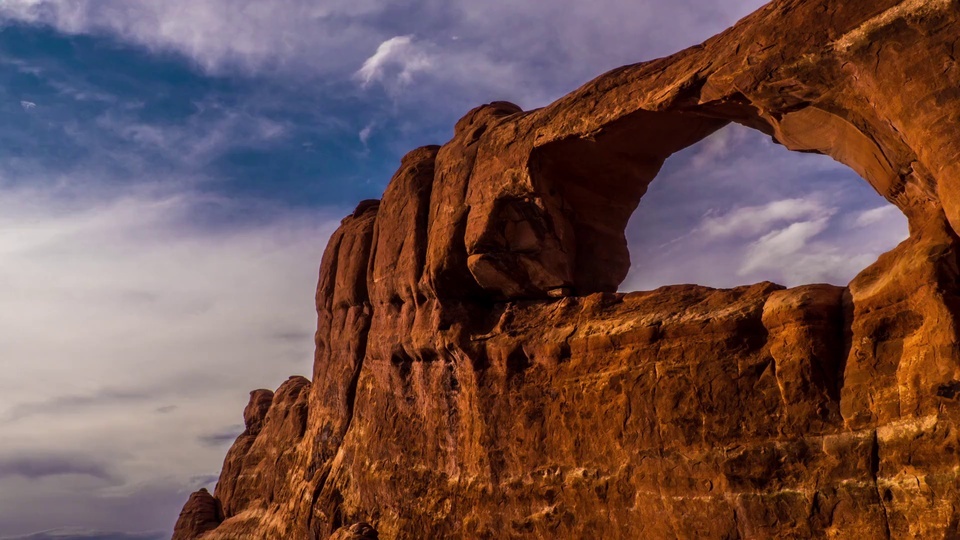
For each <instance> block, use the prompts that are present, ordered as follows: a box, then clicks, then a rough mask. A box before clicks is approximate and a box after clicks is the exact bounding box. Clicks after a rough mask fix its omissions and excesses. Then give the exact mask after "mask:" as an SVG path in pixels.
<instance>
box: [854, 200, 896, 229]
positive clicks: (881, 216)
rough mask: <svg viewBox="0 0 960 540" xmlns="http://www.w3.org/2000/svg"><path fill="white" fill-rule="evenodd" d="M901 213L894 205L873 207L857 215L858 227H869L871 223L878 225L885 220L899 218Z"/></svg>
mask: <svg viewBox="0 0 960 540" xmlns="http://www.w3.org/2000/svg"><path fill="white" fill-rule="evenodd" d="M899 215H900V210H898V209H897V207H895V206H893V205H889V204H888V205H885V206H880V207H878V208H872V209H870V210H864V211H863V212H862V213H861V214H860V215H859V216H857V220H856V224H857V226H858V227H869V226H871V225H877V224H879V223H883V222H885V221H888V220H890V219H891V218H894V219H895V218H897V217H899Z"/></svg>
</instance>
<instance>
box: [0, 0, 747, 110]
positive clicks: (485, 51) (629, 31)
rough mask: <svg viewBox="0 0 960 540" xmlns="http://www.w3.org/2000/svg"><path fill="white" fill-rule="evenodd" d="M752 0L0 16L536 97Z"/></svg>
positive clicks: (297, 64)
mask: <svg viewBox="0 0 960 540" xmlns="http://www.w3.org/2000/svg"><path fill="white" fill-rule="evenodd" d="M763 3H764V0H749V1H742V0H720V1H718V2H713V3H710V4H709V5H703V4H702V3H699V2H693V1H692V0H683V1H680V2H674V3H669V4H668V3H664V2H659V1H656V0H641V1H637V2H623V1H621V0H597V1H595V2H582V1H579V0H561V1H557V2H551V3H541V2H515V1H513V0H491V1H489V2H483V3H476V2H468V1H466V0H454V1H452V2H445V3H442V4H437V3H435V2H433V1H431V0H414V1H412V2H399V1H396V0H327V1H325V2H322V3H317V2H312V1H309V0H274V1H262V0H205V1H202V2H197V1H195V0H165V1H163V2H157V1H154V0H4V1H3V2H0V20H2V19H10V20H18V21H26V22H30V23H35V24H47V25H50V26H53V27H55V28H57V29H58V30H60V31H63V32H68V33H80V34H107V35H111V36H114V37H116V38H118V39H120V40H122V41H124V42H127V43H130V44H134V45H138V46H142V47H145V48H147V49H150V50H162V51H173V52H176V53H179V54H182V55H184V56H186V57H188V58H189V59H191V60H192V61H194V62H195V63H196V64H197V65H199V66H200V67H202V68H203V69H205V70H208V71H211V72H216V73H225V72H232V71H235V70H240V71H242V72H246V73H254V74H264V73H276V72H278V71H284V72H286V73H287V74H290V73H295V74H297V75H298V76H306V77H308V78H309V77H314V78H316V77H321V78H323V79H329V77H330V76H334V77H342V78H343V79H347V78H349V76H350V75H351V74H353V73H357V72H359V73H360V75H359V76H358V79H359V80H360V81H361V82H362V83H363V84H367V85H370V84H372V83H373V82H378V81H379V82H383V80H385V79H384V78H385V77H395V81H399V82H400V83H403V82H404V81H406V82H409V81H410V80H411V79H412V78H413V76H414V75H416V74H417V73H420V72H423V71H424V70H425V69H427V68H428V67H429V68H430V70H431V74H432V79H431V83H432V84H433V86H432V87H431V88H432V90H433V91H424V92H420V93H418V94H415V95H412V96H410V99H414V100H417V101H418V102H420V103H422V102H427V101H432V102H436V101H437V98H438V96H444V98H443V99H444V100H445V101H451V102H454V103H456V104H457V107H463V106H464V103H463V101H464V100H467V103H466V106H470V105H472V104H473V103H472V102H473V101H489V100H493V99H513V100H517V101H519V102H521V104H522V105H525V106H541V105H544V104H546V102H547V101H549V100H551V99H554V98H556V97H559V96H560V95H561V94H563V93H566V92H567V91H569V90H571V89H573V87H574V86H576V85H578V84H580V83H582V82H585V81H586V80H588V79H590V78H592V77H594V76H596V75H597V74H598V73H600V72H602V71H604V70H606V69H609V68H613V67H616V66H618V65H622V64H626V63H632V62H637V61H641V60H647V59H651V58H655V57H658V56H662V55H665V54H669V53H672V52H675V51H677V50H680V49H682V48H684V47H686V46H689V45H693V44H695V43H698V42H700V41H703V40H704V39H706V38H708V37H710V36H711V35H712V34H714V33H716V32H719V31H721V30H723V29H724V28H726V27H727V26H729V25H730V24H732V23H733V22H735V21H736V20H737V19H738V18H740V17H742V16H744V15H746V14H748V13H749V12H751V11H753V10H754V9H756V8H758V7H760V6H761V5H762V4H763ZM414 34H415V35H417V36H418V40H416V41H414V40H412V39H411V38H410V37H409V36H410V35H414ZM450 36H455V38H454V39H451V37H450ZM388 68H389V69H388ZM441 89H446V90H447V91H446V92H444V93H442V92H439V90H441Z"/></svg>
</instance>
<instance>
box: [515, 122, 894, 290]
mask: <svg viewBox="0 0 960 540" xmlns="http://www.w3.org/2000/svg"><path fill="white" fill-rule="evenodd" d="M736 112H737V114H727V113H730V111H726V112H724V111H719V112H718V111H716V110H711V109H704V110H699V109H695V110H679V111H666V112H650V111H643V110H641V111H637V112H634V113H631V114H629V115H626V116H624V117H622V118H620V119H619V120H616V121H614V122H611V123H608V124H606V125H604V126H603V128H602V129H600V130H597V131H596V132H595V133H593V134H591V135H589V136H582V137H574V138H567V139H562V140H558V141H554V142H551V143H548V144H546V145H544V146H541V147H538V148H536V149H535V150H534V152H533V153H532V154H531V158H530V162H529V165H528V166H529V172H530V178H531V182H532V184H533V188H534V191H535V192H536V193H538V194H542V196H543V199H544V201H543V206H544V207H545V208H546V214H547V215H550V216H553V218H551V219H552V224H550V221H546V223H548V226H549V227H553V229H554V230H555V234H556V237H557V240H556V241H555V244H556V245H559V246H560V247H559V249H554V250H553V253H558V252H559V253H560V254H561V256H560V257H557V256H556V255H554V256H553V259H554V260H557V259H558V258H559V259H563V258H566V259H568V260H569V263H568V269H567V272H568V274H567V276H568V277H567V280H568V282H569V283H570V286H571V288H572V290H573V292H574V293H575V294H580V295H582V294H589V293H592V292H598V291H615V290H643V289H651V288H656V287H658V286H662V285H668V284H680V283H698V284H701V285H709V286H717V287H730V286H735V285H739V284H744V283H752V282H756V281H775V282H778V283H781V284H785V285H788V286H794V285H799V284H803V283H811V282H827V283H833V284H842V285H845V284H846V283H847V282H849V281H850V280H851V279H852V278H853V277H854V276H855V275H856V273H858V272H859V271H860V270H862V269H863V268H866V267H867V266H868V265H869V264H871V263H872V262H874V261H875V260H876V258H877V257H878V256H879V255H880V254H881V253H883V252H885V251H887V250H889V249H892V248H893V247H894V246H896V244H898V243H899V242H900V241H902V240H904V239H905V238H906V237H907V232H908V230H907V220H906V217H905V216H904V215H903V213H901V212H900V210H899V209H898V208H897V207H896V206H894V205H893V204H890V203H889V202H888V201H886V200H885V199H884V198H883V197H881V196H880V195H879V193H880V192H883V193H886V194H887V196H890V193H891V192H892V191H893V190H895V189H896V188H897V185H898V181H899V180H902V178H899V177H898V176H897V175H896V174H895V173H894V172H893V171H892V168H891V167H890V166H889V164H888V163H887V162H886V160H885V158H884V157H883V154H882V152H881V151H880V150H879V148H878V147H877V146H876V145H875V144H873V143H872V142H870V141H868V140H866V139H865V136H863V135H862V134H861V133H860V132H859V131H857V130H856V129H855V128H853V127H852V124H849V123H847V122H846V121H843V120H838V119H836V118H838V117H833V116H832V115H830V114H829V113H822V112H819V113H817V112H813V113H790V114H788V115H786V116H785V117H783V118H780V119H768V120H769V121H770V122H771V123H770V124H768V123H766V122H767V120H762V119H761V118H760V116H759V115H758V113H757V112H756V111H752V113H751V114H748V115H744V114H742V113H743V111H740V110H738V111H736ZM818 115H819V116H818ZM794 116H796V118H793V117H794ZM787 117H791V118H793V119H788V118H787ZM811 118H812V120H811ZM787 120H790V121H787ZM808 120H810V122H807V121H808ZM746 126H750V127H746ZM770 135H774V136H775V137H776V138H777V140H779V141H785V143H786V145H787V146H788V147H789V148H790V149H788V148H786V147H784V146H781V145H779V144H777V143H775V142H774V140H773V139H772V138H771V137H770ZM791 150H796V151H791ZM830 156H833V158H835V159H837V160H838V161H834V160H833V159H831V157H830ZM668 158H669V160H668ZM841 162H842V163H841ZM655 178H660V180H658V181H656V182H654V179H655ZM864 179H866V181H864ZM651 186H652V187H651ZM871 186H872V187H871ZM648 189H650V190H652V191H650V193H648ZM638 207H639V210H638ZM541 221H542V220H541ZM538 236H541V235H538ZM628 236H629V238H628ZM631 252H632V253H631ZM556 266H557V265H556V264H554V267H556Z"/></svg>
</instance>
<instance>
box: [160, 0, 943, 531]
mask: <svg viewBox="0 0 960 540" xmlns="http://www.w3.org/2000/svg"><path fill="white" fill-rule="evenodd" d="M958 14H960V1H958V0H905V1H904V0H870V1H855V2H851V1H849V0H848V1H840V0H778V1H775V2H773V3H772V4H770V5H768V6H767V7H765V8H763V9H761V10H760V11H758V12H756V13H754V14H753V15H751V16H749V17H747V18H746V19H744V20H743V21H741V22H740V23H739V24H738V25H737V26H735V27H734V28H731V29H730V30H728V31H727V32H725V33H723V34H721V35H719V36H717V37H714V38H712V39H710V40H709V41H707V42H706V43H704V44H703V45H700V46H697V47H693V48H691V49H688V50H686V51H683V52H680V53H678V54H676V55H674V56H671V57H669V58H665V59H661V60H655V61H653V62H648V63H644V64H637V65H632V66H626V67H623V68H620V69H617V70H614V71H612V72H610V73H607V74H605V75H603V76H601V77H599V78H598V79H596V80H594V81H593V82H591V83H589V84H587V85H586V86H584V87H583V88H581V89H579V90H577V91H576V92H574V93H572V94H570V95H568V96H566V97H564V98H563V99H561V100H559V101H557V102H556V103H554V104H552V105H550V106H549V107H546V108H543V109H540V110H536V111H531V112H522V111H521V110H519V109H518V108H517V107H516V106H514V105H511V104H508V103H493V104H490V105H485V106H483V107H479V108H477V109H474V110H473V111H471V112H470V113H469V114H468V115H467V116H466V117H464V118H463V119H462V120H461V121H460V122H458V123H457V126H456V131H455V136H454V138H453V140H451V141H450V142H448V143H447V144H445V145H444V146H442V147H426V148H420V149H418V150H415V151H413V152H411V153H410V154H408V155H407V156H406V157H405V158H404V159H403V162H402V163H401V166H400V170H399V171H398V172H397V173H396V175H395V176H394V178H393V180H392V181H391V183H390V185H389V187H388V188H387V191H386V193H384V195H383V199H382V200H381V201H379V202H377V201H366V202H363V203H361V204H360V206H358V207H357V209H356V211H355V212H354V213H353V214H352V215H351V216H349V217H347V218H346V219H344V221H343V224H342V226H341V227H340V229H339V230H338V231H337V232H336V233H335V234H334V236H333V238H331V240H330V242H329V245H328V247H327V250H326V253H325V254H324V258H323V263H322V267H321V270H320V283H319V286H318V288H317V311H318V315H319V322H318V328H317V334H316V341H317V349H316V359H315V364H314V372H313V382H312V383H311V382H310V381H307V380H306V379H303V378H294V379H291V380H289V381H288V382H286V383H284V384H283V385H282V386H281V387H280V388H279V389H278V390H277V392H276V393H271V392H268V391H257V392H254V393H253V394H252V396H251V401H250V405H249V406H248V407H247V410H246V411H245V412H244V418H245V421H246V426H247V430H246V432H245V433H244V434H243V435H241V436H240V437H239V438H238V439H237V442H236V443H235V444H234V446H233V448H231V450H230V452H229V454H228V455H227V458H226V461H225V462H224V467H223V472H222V474H221V477H220V482H219V484H218V485H217V489H216V492H215V493H214V495H213V496H210V494H208V493H206V492H200V493H197V494H195V495H194V496H193V497H191V499H190V501H189V502H188V503H187V506H186V507H185V508H184V511H183V514H182V516H181V520H180V523H179V524H178V528H177V532H176V534H175V538H177V539H186V538H204V539H227V538H255V539H274V538H276V539H280V538H290V539H326V538H331V537H332V538H340V539H343V538H353V539H361V538H364V539H370V538H377V537H379V538H497V539H500V538H691V539H692V538H716V539H721V538H774V537H776V538H810V537H829V538H858V539H861V538H960V472H958V471H960V453H958V449H960V431H958V421H960V403H958V397H960V350H958V339H957V337H958V332H960V326H958V315H960V288H958V277H960V270H958V251H957V249H958V236H957V231H958V230H960V65H958V63H957V60H956V57H957V55H958V54H960V30H958V28H960V26H958V18H960V15H958ZM730 122H737V123H740V124H744V125H746V126H749V127H752V128H755V129H758V130H760V131H763V132H764V133H767V134H769V135H771V136H773V137H774V138H775V139H776V140H777V141H779V142H780V143H782V144H783V145H785V146H787V147H788V148H790V149H793V150H800V151H812V152H819V153H823V154H828V155H830V156H832V157H834V158H835V159H837V160H838V161H841V162H843V163H845V164H847V165H849V166H850V167H851V168H853V169H854V170H856V171H857V172H858V173H860V175H861V176H863V178H865V179H866V180H867V181H868V182H870V184H871V185H873V187H874V188H876V190H877V191H878V192H879V193H881V194H882V195H883V196H884V197H886V198H887V200H889V201H890V202H891V203H892V204H894V205H896V206H897V207H898V208H900V209H901V210H902V211H903V212H904V214H906V215H907V217H908V218H909V220H910V227H911V236H910V238H909V239H908V240H907V241H905V242H903V243H902V244H901V245H900V246H898V247H897V248H896V249H894V250H893V251H892V252H890V253H888V254H886V255H883V256H882V257H881V258H880V259H879V260H878V261H877V262H876V263H875V264H873V265H872V266H870V267H869V268H867V269H865V270H864V271H863V272H862V273H861V274H860V275H859V276H857V277H856V278H855V279H854V280H853V282H852V283H850V285H849V286H848V287H845V288H841V287H832V286H824V285H811V286H805V287H799V288H796V289H789V290H785V289H783V288H782V287H779V286H777V285H773V284H770V283H761V284H758V285H752V286H745V287H740V288H736V289H732V290H714V289H708V288H704V287H697V286H675V287H666V288H663V289H660V290H657V291H653V292H640V293H630V294H619V293H616V292H615V291H616V290H617V287H618V285H619V284H620V282H621V281H622V280H623V278H624V277H625V275H626V272H627V269H628V266H629V257H628V253H627V249H626V241H625V239H624V236H623V230H624V228H625V226H626V223H627V220H628V218H629V216H630V214H631V213H632V212H633V211H634V209H635V208H636V206H637V204H638V202H639V200H640V198H641V197H642V196H643V194H644V192H645V190H646V187H647V185H648V184H649V183H650V181H651V180H652V179H653V178H654V177H655V176H656V174H657V172H658V171H659V169H660V166H661V165H662V164H663V162H664V160H665V159H666V158H667V157H669V156H670V155H671V154H672V153H674V152H676V151H678V150H680V149H682V148H685V147H687V146H690V145H692V144H694V143H696V142H697V141H699V140H701V139H703V138H704V137H706V136H707V135H709V134H710V133H712V132H714V131H715V130H717V129H719V128H721V127H723V126H724V125H726V124H728V123H730Z"/></svg>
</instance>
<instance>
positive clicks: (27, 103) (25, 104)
mask: <svg viewBox="0 0 960 540" xmlns="http://www.w3.org/2000/svg"><path fill="white" fill-rule="evenodd" d="M20 106H21V107H22V108H23V110H25V111H29V110H31V109H36V108H37V104H36V103H34V102H32V101H21V102H20Z"/></svg>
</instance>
